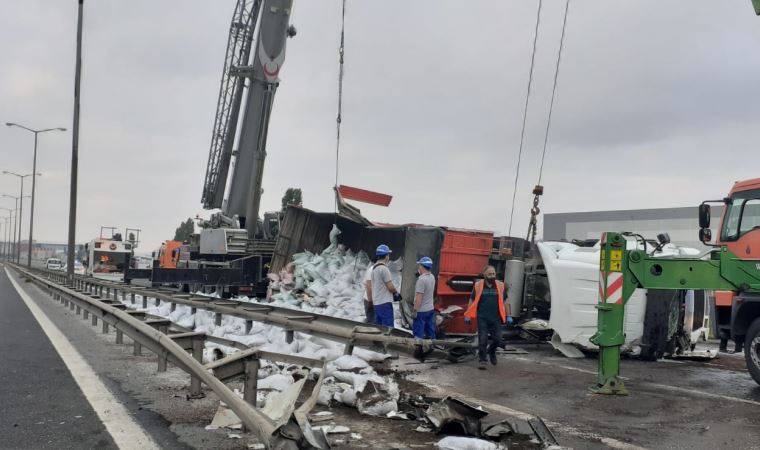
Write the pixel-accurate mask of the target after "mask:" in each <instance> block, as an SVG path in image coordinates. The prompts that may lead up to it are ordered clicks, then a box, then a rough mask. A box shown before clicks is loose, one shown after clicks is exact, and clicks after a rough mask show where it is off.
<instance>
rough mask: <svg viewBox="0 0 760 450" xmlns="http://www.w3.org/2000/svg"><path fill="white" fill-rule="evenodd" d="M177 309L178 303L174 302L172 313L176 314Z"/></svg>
mask: <svg viewBox="0 0 760 450" xmlns="http://www.w3.org/2000/svg"><path fill="white" fill-rule="evenodd" d="M176 309H177V303H175V302H172V307H171V312H174V311H175V310H176Z"/></svg>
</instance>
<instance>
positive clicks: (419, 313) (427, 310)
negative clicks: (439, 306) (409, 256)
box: [412, 256, 435, 339]
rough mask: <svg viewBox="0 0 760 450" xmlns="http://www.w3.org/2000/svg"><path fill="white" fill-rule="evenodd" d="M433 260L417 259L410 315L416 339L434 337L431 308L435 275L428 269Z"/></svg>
mask: <svg viewBox="0 0 760 450" xmlns="http://www.w3.org/2000/svg"><path fill="white" fill-rule="evenodd" d="M432 268H433V260H432V259H430V258H429V257H427V256H423V257H422V258H420V260H419V261H417V273H419V275H420V276H419V277H418V278H417V283H416V284H415V286H414V312H413V313H412V316H413V317H414V321H413V322H412V333H413V334H414V337H416V338H418V339H435V310H434V308H433V292H434V291H435V277H434V276H433V274H432V273H430V270H431V269H432Z"/></svg>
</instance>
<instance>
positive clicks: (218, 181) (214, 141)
mask: <svg viewBox="0 0 760 450" xmlns="http://www.w3.org/2000/svg"><path fill="white" fill-rule="evenodd" d="M260 8H261V0H238V2H237V5H236V7H235V12H234V14H233V15H232V23H231V24H230V35H229V38H228V39H227V52H226V53H225V58H224V69H223V70H222V82H221V85H220V87H219V100H218V102H217V105H216V116H215V117H214V129H213V132H212V133H211V148H210V149H209V155H208V165H207V166H206V180H205V183H204V184H203V195H202V197H201V202H203V207H204V208H206V209H212V208H221V206H222V201H223V200H224V188H225V185H226V184H227V174H228V173H229V167H230V160H231V159H232V146H233V145H234V143H235V130H236V129H237V124H238V116H239V115H240V104H241V103H242V100H243V91H244V89H243V87H244V86H243V85H244V79H243V78H241V77H239V76H238V75H236V74H235V71H236V69H237V68H238V67H241V66H246V65H247V64H248V59H249V57H250V54H251V43H252V41H253V33H254V29H255V27H256V18H257V17H258V15H259V9H260Z"/></svg>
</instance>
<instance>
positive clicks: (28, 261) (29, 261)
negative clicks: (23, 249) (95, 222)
mask: <svg viewBox="0 0 760 450" xmlns="http://www.w3.org/2000/svg"><path fill="white" fill-rule="evenodd" d="M5 125H6V126H9V127H18V128H21V129H24V130H26V131H29V132H30V133H34V159H33V160H32V207H31V212H30V214H29V255H28V256H27V259H26V265H27V266H28V267H30V268H31V267H32V237H33V233H34V192H35V190H36V189H35V188H36V181H37V177H36V176H35V173H36V172H37V135H38V134H40V133H47V132H48V131H66V128H61V127H58V128H45V129H42V130H33V129H31V128H27V127H25V126H23V125H19V124H17V123H13V122H6V123H5Z"/></svg>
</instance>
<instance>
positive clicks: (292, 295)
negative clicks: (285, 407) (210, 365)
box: [125, 228, 401, 416]
mask: <svg viewBox="0 0 760 450" xmlns="http://www.w3.org/2000/svg"><path fill="white" fill-rule="evenodd" d="M338 233H339V231H338V230H337V228H334V229H333V232H332V233H331V235H330V237H331V241H332V242H333V244H332V245H330V247H329V248H328V249H326V250H325V251H324V252H322V254H320V255H314V254H311V253H301V254H298V255H296V256H295V257H294V263H293V264H292V265H289V269H288V270H286V271H284V272H285V273H284V274H282V273H281V274H280V275H279V276H278V277H276V278H274V277H273V283H272V284H273V285H274V286H273V287H275V290H274V291H273V294H272V295H271V299H270V300H271V302H272V303H275V304H279V305H281V306H287V307H290V308H294V309H298V310H302V311H309V312H315V313H319V314H328V315H332V316H336V317H343V318H350V319H353V320H358V319H359V318H363V317H364V307H363V303H362V302H363V297H362V292H363V283H362V280H363V277H364V274H365V271H366V270H367V267H368V265H369V264H370V261H369V258H368V257H367V255H366V254H364V253H363V252H360V253H358V254H354V253H352V252H351V251H350V250H346V249H345V248H344V247H343V246H341V245H338V244H337V234H338ZM393 266H394V268H393V269H392V273H393V274H394V282H396V281H397V280H398V282H399V283H400V267H401V264H400V261H397V262H395V264H394V265H393ZM289 274H292V275H293V276H292V278H290V277H289V276H288V275H289ZM278 283H279V284H278ZM277 289H279V292H278V291H277ZM196 295H203V294H202V293H200V292H199V293H197V294H196ZM136 300H137V302H136V303H135V305H132V304H131V303H129V302H125V304H126V305H127V306H128V307H129V308H134V307H136V306H141V304H142V298H140V296H137V298H136ZM238 300H243V301H249V302H256V303H258V302H261V303H266V300H261V301H259V300H257V299H250V298H246V297H242V298H238ZM147 312H148V313H149V314H154V315H157V316H161V317H166V318H168V319H169V320H171V321H172V322H175V323H177V324H178V325H181V326H184V327H187V328H190V329H193V330H195V331H198V332H204V333H206V334H208V335H211V336H217V337H222V338H226V339H230V340H234V341H238V342H241V343H243V344H246V345H248V346H251V347H253V348H259V349H262V350H266V351H271V352H277V353H285V354H290V355H298V356H303V357H308V358H314V359H324V360H325V361H329V362H328V363H327V365H326V367H325V370H326V371H327V373H326V374H325V382H324V384H323V386H322V389H321V391H320V395H319V404H321V405H324V406H328V405H330V404H331V403H333V402H340V403H343V404H346V405H349V406H354V407H357V408H358V409H359V411H360V412H361V413H363V414H368V415H375V416H384V415H387V414H388V413H389V412H392V411H396V410H397V408H398V406H397V403H396V402H397V400H398V398H399V390H398V386H397V384H396V383H395V381H393V379H392V378H390V377H383V376H380V375H379V374H378V373H377V372H376V371H375V370H374V369H373V368H372V367H371V366H370V364H369V363H370V362H379V361H383V360H385V359H386V358H388V357H389V355H384V354H381V353H377V352H373V351H370V350H366V349H363V348H360V347H356V348H354V351H353V355H351V356H348V355H343V352H344V345H343V344H341V343H338V342H334V341H330V340H327V339H323V338H319V337H315V336H311V335H308V334H304V333H295V337H294V340H293V342H291V343H290V344H288V343H287V342H286V339H285V331H284V330H283V329H282V328H279V327H277V326H274V325H268V324H263V323H259V322H254V323H253V327H252V328H251V331H250V333H247V334H246V332H245V320H244V319H241V318H237V317H231V316H223V318H222V323H221V325H216V324H215V323H214V314H213V313H211V312H208V311H204V310H200V309H199V310H197V312H196V313H195V314H192V311H191V309H190V307H187V306H183V305H177V306H176V309H175V310H174V311H171V305H170V304H169V303H167V302H163V303H162V304H161V305H160V306H155V305H154V304H153V302H152V301H151V302H149V304H148V310H147ZM235 351H236V349H233V348H228V347H225V346H223V345H219V344H214V343H210V342H209V343H207V344H206V348H205V349H204V358H203V359H204V362H209V361H213V360H214V359H216V358H217V357H218V356H219V355H220V353H221V354H230V353H233V352H235ZM299 371H302V369H301V368H300V367H295V366H292V365H289V364H277V363H276V362H269V361H262V366H261V369H260V370H259V374H258V375H259V383H258V388H259V392H258V399H257V400H258V404H259V407H263V406H264V405H265V404H266V402H267V399H268V398H269V396H270V395H271V394H272V393H273V392H282V391H283V390H284V389H286V388H287V387H288V386H290V385H291V384H293V383H294V378H293V374H294V373H295V372H299ZM319 373H320V372H319V370H318V369H316V370H313V371H312V376H313V377H316V376H318V375H319ZM241 395H242V394H241ZM220 411H221V409H220ZM225 414H229V411H227V412H225Z"/></svg>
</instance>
